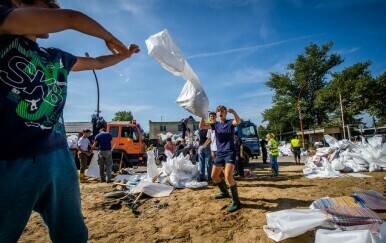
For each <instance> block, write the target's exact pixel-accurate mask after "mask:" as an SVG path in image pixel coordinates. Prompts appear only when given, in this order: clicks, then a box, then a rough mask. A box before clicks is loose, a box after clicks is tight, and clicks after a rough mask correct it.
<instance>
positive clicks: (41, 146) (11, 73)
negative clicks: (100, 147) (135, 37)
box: [0, 0, 139, 242]
mask: <svg viewBox="0 0 386 243" xmlns="http://www.w3.org/2000/svg"><path fill="white" fill-rule="evenodd" d="M53 8H55V9H53ZM66 29H73V30H76V31H79V32H82V33H85V34H88V35H91V36H94V37H98V38H100V39H103V40H104V41H105V43H106V45H107V47H108V48H109V49H110V50H112V51H113V52H114V53H115V52H116V50H117V51H118V52H119V53H120V54H114V55H107V56H101V57H97V58H86V57H76V56H74V55H71V54H69V53H67V52H64V51H62V50H60V49H57V48H42V47H40V46H39V45H38V44H37V42H36V40H37V38H48V33H54V32H59V31H63V30H66ZM130 47H132V48H131V49H127V47H126V46H125V45H123V44H122V43H121V42H120V41H119V40H117V39H116V38H115V37H114V36H113V35H112V34H110V33H109V32H108V31H107V30H106V29H104V28H103V27H102V26H101V25H99V24H98V23H97V22H95V21H94V20H93V19H91V18H89V17H88V16H86V15H84V14H82V13H80V12H77V11H73V10H68V9H66V10H61V9H59V5H58V4H57V2H56V1H55V0H35V1H34V0H18V1H13V0H12V1H11V0H0V111H1V116H0V127H1V132H0V137H2V138H7V139H3V140H1V141H0V148H1V151H2V152H3V153H0V185H6V186H1V187H0V242H17V240H18V239H19V237H20V235H21V234H22V232H23V230H24V227H25V226H26V224H27V223H28V220H29V217H30V215H31V212H32V211H33V210H34V211H36V212H38V213H39V214H40V216H41V218H42V219H43V221H44V223H45V224H46V225H47V227H48V232H49V234H50V238H51V241H53V242H86V241H87V237H88V236H87V227H86V225H85V224H84V219H83V215H82V212H81V204H80V191H79V184H78V175H77V171H76V167H75V164H74V160H73V157H72V155H71V153H70V151H69V148H68V145H67V140H66V136H65V131H64V125H63V119H62V114H63V108H64V105H65V101H66V96H67V76H68V74H69V72H70V71H81V70H91V69H101V68H104V67H108V66H112V65H114V64H116V63H118V62H119V61H122V60H124V59H126V58H128V57H130V56H131V54H132V53H135V52H137V51H139V49H138V46H136V45H133V46H130Z"/></svg>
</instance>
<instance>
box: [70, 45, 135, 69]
mask: <svg viewBox="0 0 386 243" xmlns="http://www.w3.org/2000/svg"><path fill="white" fill-rule="evenodd" d="M139 51H140V50H139V48H138V46H137V45H135V44H131V45H130V46H129V53H130V54H129V55H128V56H124V55H122V54H112V55H106V56H99V57H95V58H92V57H77V61H76V63H75V64H74V66H73V67H72V68H71V71H83V70H91V69H94V70H99V69H103V68H106V67H110V66H113V65H115V64H117V63H118V62H120V61H123V60H124V59H126V58H129V57H131V55H132V54H133V53H138V52H139Z"/></svg>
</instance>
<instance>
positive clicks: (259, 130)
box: [257, 125, 268, 138]
mask: <svg viewBox="0 0 386 243" xmlns="http://www.w3.org/2000/svg"><path fill="white" fill-rule="evenodd" d="M267 133H268V132H267V129H266V128H265V127H264V126H262V125H259V126H258V127H257V134H258V135H259V138H265V136H266V135H267Z"/></svg>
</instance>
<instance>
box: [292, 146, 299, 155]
mask: <svg viewBox="0 0 386 243" xmlns="http://www.w3.org/2000/svg"><path fill="white" fill-rule="evenodd" d="M293 153H294V155H298V156H300V148H294V149H293Z"/></svg>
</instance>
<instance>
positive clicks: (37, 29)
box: [0, 8, 129, 56]
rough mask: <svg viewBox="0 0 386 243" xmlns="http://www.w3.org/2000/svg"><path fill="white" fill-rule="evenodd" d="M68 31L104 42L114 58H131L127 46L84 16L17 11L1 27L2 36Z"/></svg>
mask: <svg viewBox="0 0 386 243" xmlns="http://www.w3.org/2000/svg"><path fill="white" fill-rule="evenodd" d="M67 29H72V30H76V31H79V32H82V33H84V34H87V35H91V36H94V37H97V38H100V39H103V40H104V41H105V42H106V46H107V48H108V49H109V50H110V51H111V52H113V53H114V54H115V53H117V52H119V53H120V54H122V55H125V56H128V55H129V50H128V49H127V48H126V46H125V45H123V44H122V43H121V42H120V41H119V40H118V39H117V38H115V37H114V36H113V35H112V34H111V33H110V32H108V31H107V30H106V29H105V28H103V26H101V25H100V24H99V23H97V22H96V21H95V20H93V19H92V18H90V17H88V16H87V15H85V14H83V13H81V12H78V11H74V10H68V9H46V8H17V9H14V10H13V11H12V12H10V13H9V14H8V16H7V18H6V19H5V20H4V22H3V24H2V25H0V34H11V35H44V34H47V33H55V32H59V31H63V30H67Z"/></svg>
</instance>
